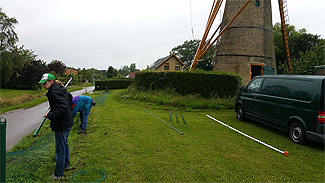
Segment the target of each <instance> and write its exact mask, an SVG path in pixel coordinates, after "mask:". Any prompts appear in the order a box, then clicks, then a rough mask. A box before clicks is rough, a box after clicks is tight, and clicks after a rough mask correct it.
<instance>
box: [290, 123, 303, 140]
mask: <svg viewBox="0 0 325 183" xmlns="http://www.w3.org/2000/svg"><path fill="white" fill-rule="evenodd" d="M289 136H290V139H291V141H292V142H294V143H296V144H304V143H305V142H306V134H305V128H304V126H303V125H302V124H301V123H299V122H294V123H292V125H291V126H290V131H289Z"/></svg>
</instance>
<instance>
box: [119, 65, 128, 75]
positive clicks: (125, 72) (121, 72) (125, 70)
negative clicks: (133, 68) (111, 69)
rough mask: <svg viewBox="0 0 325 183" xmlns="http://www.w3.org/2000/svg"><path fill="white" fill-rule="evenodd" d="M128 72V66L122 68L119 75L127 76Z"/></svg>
mask: <svg viewBox="0 0 325 183" xmlns="http://www.w3.org/2000/svg"><path fill="white" fill-rule="evenodd" d="M129 72H130V68H129V66H127V65H125V66H123V67H122V68H121V69H120V70H119V73H120V74H121V75H122V76H126V75H127V74H129Z"/></svg>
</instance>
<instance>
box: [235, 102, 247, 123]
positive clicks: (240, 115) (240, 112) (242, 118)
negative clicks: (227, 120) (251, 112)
mask: <svg viewBox="0 0 325 183" xmlns="http://www.w3.org/2000/svg"><path fill="white" fill-rule="evenodd" d="M236 111H237V119H238V120H239V121H245V119H246V117H245V114H244V108H243V106H241V105H239V106H238V107H237V110H236Z"/></svg>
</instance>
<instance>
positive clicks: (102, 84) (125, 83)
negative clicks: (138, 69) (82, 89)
mask: <svg viewBox="0 0 325 183" xmlns="http://www.w3.org/2000/svg"><path fill="white" fill-rule="evenodd" d="M132 83H134V79H133V78H125V79H110V80H107V81H95V90H104V89H105V88H106V86H107V88H108V89H125V88H127V87H129V86H130V85H131V84H132Z"/></svg>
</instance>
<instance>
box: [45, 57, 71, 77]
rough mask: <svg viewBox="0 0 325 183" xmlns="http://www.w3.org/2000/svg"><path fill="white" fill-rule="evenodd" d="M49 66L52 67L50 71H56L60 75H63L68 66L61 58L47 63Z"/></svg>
mask: <svg viewBox="0 0 325 183" xmlns="http://www.w3.org/2000/svg"><path fill="white" fill-rule="evenodd" d="M47 67H48V68H49V69H50V71H55V72H56V73H57V74H58V75H59V76H63V75H64V72H65V68H67V66H66V65H65V64H64V63H63V62H62V61H59V60H53V61H52V62H51V63H49V64H48V65H47Z"/></svg>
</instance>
